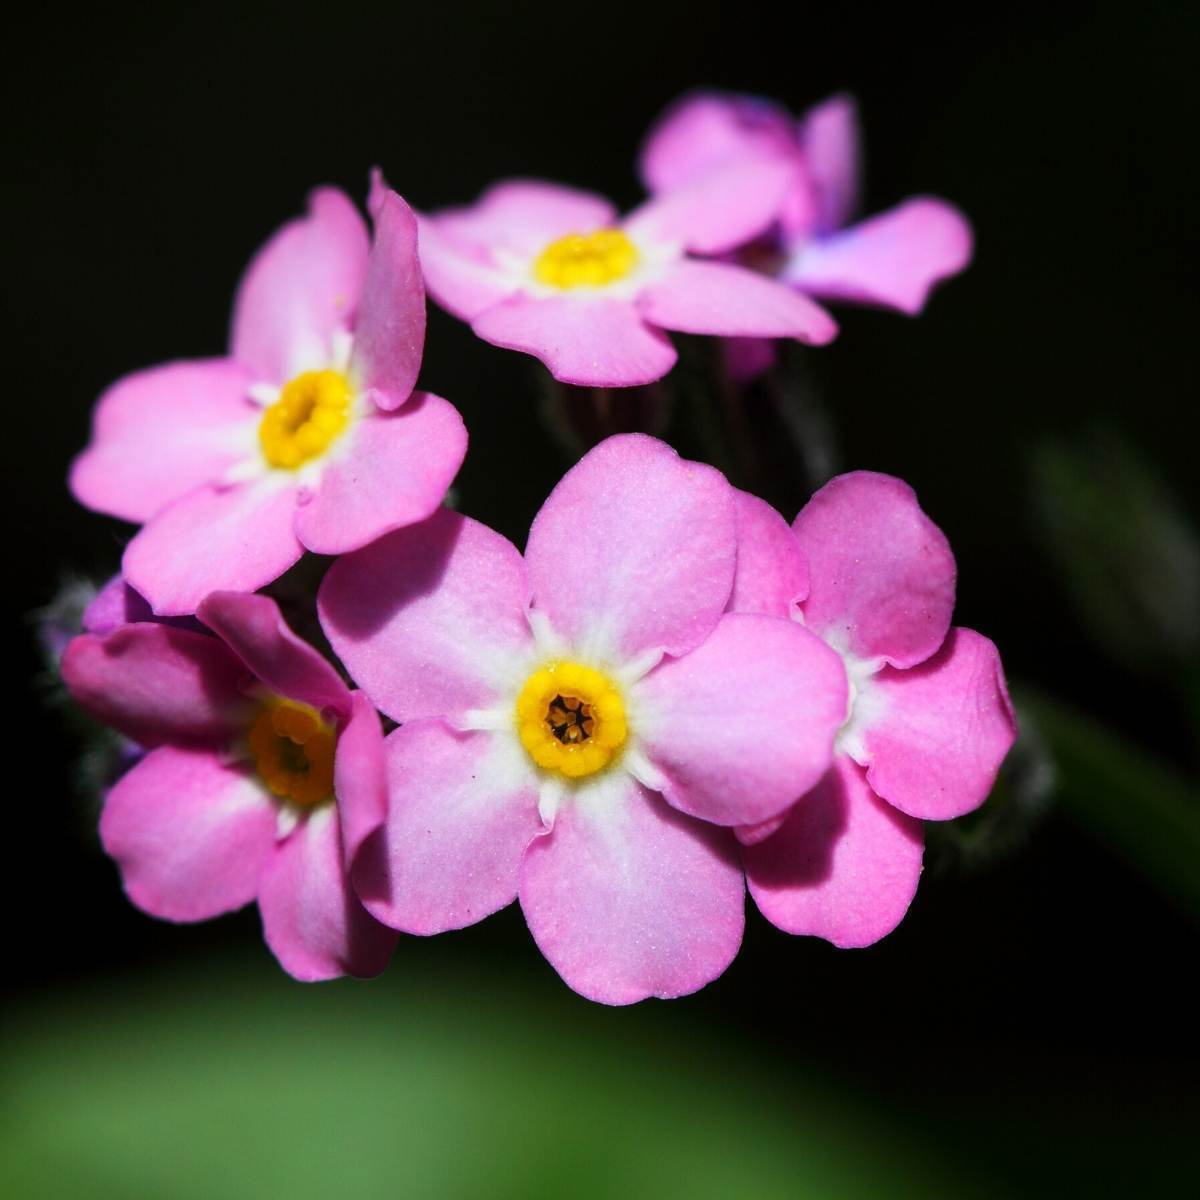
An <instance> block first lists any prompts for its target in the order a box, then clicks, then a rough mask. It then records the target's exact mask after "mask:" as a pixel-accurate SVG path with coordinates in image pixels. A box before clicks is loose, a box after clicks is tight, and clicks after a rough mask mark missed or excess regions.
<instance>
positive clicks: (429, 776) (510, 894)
mask: <svg viewBox="0 0 1200 1200" xmlns="http://www.w3.org/2000/svg"><path fill="white" fill-rule="evenodd" d="M387 767H388V791H389V797H390V801H389V807H388V816H387V823H386V826H385V828H384V830H383V831H382V833H381V834H379V835H377V836H376V837H375V838H374V839H372V841H371V842H369V843H368V844H367V846H366V847H365V849H364V851H363V853H362V854H361V855H360V858H359V863H358V868H357V870H356V872H355V884H356V886H357V888H358V893H359V895H360V896H361V897H362V899H363V902H364V903H365V904H366V906H367V907H368V908H369V909H370V911H371V912H372V913H374V914H375V916H376V917H378V918H379V919H380V920H381V921H383V922H385V923H386V924H388V925H390V926H392V927H393V928H396V929H402V930H404V931H405V932H408V933H417V934H432V933H441V932H443V931H445V930H447V929H461V928H462V927H463V926H466V925H473V924H474V923H475V922H476V921H481V920H482V919H483V918H484V917H486V916H488V915H489V914H491V913H494V912H496V911H497V910H498V909H501V908H503V907H504V906H505V905H507V904H510V903H512V901H513V900H514V899H515V898H516V895H517V877H518V874H519V871H520V865H521V856H522V854H523V853H524V852H525V847H526V846H528V845H529V842H530V840H531V839H532V838H533V837H534V836H535V835H536V834H537V833H538V831H539V830H540V829H541V828H542V823H541V820H540V819H539V817H538V787H537V778H536V775H535V773H534V770H533V768H532V765H531V764H530V763H529V761H528V759H527V758H526V757H525V754H524V751H523V750H522V749H521V747H520V745H519V744H518V743H517V741H516V738H515V737H513V736H512V735H509V734H496V733H491V732H486V733H480V732H475V733H461V732H457V731H455V730H452V729H450V728H449V727H448V726H446V725H445V724H443V723H442V722H441V721H436V720H432V721H412V722H409V723H408V724H406V725H403V726H401V727H400V728H399V729H397V730H396V731H395V732H394V733H392V734H391V735H390V736H389V737H388V739H387Z"/></svg>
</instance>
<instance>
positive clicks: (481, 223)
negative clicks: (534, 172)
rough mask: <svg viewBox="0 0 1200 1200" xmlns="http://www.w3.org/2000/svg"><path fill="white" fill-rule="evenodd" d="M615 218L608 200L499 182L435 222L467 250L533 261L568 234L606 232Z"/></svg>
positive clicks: (540, 184)
mask: <svg viewBox="0 0 1200 1200" xmlns="http://www.w3.org/2000/svg"><path fill="white" fill-rule="evenodd" d="M616 219H617V212H616V209H615V208H613V206H612V205H611V204H610V203H609V202H608V201H607V200H605V199H604V197H603V196H597V195H595V194H594V193H592V192H584V191H580V190H579V189H578V188H571V187H564V186H562V185H561V184H557V183H546V182H544V181H542V180H537V179H508V180H504V181H503V182H501V183H495V184H493V185H492V186H491V187H490V188H488V190H487V191H486V192H484V193H483V195H482V196H481V197H480V198H479V199H478V200H477V201H476V202H475V203H474V204H473V205H470V206H469V207H464V208H450V209H443V210H442V211H441V212H437V213H434V214H433V216H432V218H431V220H432V221H433V222H434V223H436V225H437V228H438V230H439V232H441V233H443V234H445V236H446V237H447V238H449V239H451V240H453V241H455V242H457V243H459V244H460V245H462V246H464V247H474V248H478V249H484V250H487V251H488V252H491V251H493V250H496V249H502V250H508V251H511V252H512V253H514V254H518V255H522V256H530V257H532V256H534V255H537V254H539V253H540V252H541V251H542V250H543V249H545V247H546V246H547V245H549V244H550V243H551V242H553V241H555V240H556V239H558V238H560V237H564V236H565V235H566V234H568V233H592V232H594V231H595V230H597V229H606V228H608V227H609V226H611V225H613V224H614V223H615V221H616Z"/></svg>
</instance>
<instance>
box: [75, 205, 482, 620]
mask: <svg viewBox="0 0 1200 1200" xmlns="http://www.w3.org/2000/svg"><path fill="white" fill-rule="evenodd" d="M416 238H417V232H416V221H415V218H414V217H413V215H412V213H411V211H410V210H409V209H408V207H407V205H405V203H404V201H403V200H401V199H400V197H399V196H397V195H395V194H394V193H390V192H389V193H385V194H383V195H381V196H380V197H379V203H378V207H377V211H376V221H375V238H374V244H373V245H372V244H371V243H370V239H369V237H368V233H367V228H366V225H365V223H364V221H363V219H362V217H361V216H359V214H358V212H357V210H356V209H355V208H354V206H353V204H352V203H351V202H350V200H349V199H347V197H346V196H345V195H344V194H343V193H342V192H340V191H337V190H335V189H332V188H322V189H319V190H317V191H315V192H314V193H313V194H312V197H311V198H310V202H309V211H308V214H307V215H306V216H305V217H303V218H300V219H298V220H294V221H291V222H289V223H288V224H286V225H284V226H283V227H282V228H281V229H280V230H278V231H277V232H276V233H275V235H274V236H273V237H272V238H271V239H270V240H269V241H268V242H267V243H266V245H265V246H264V247H263V248H262V249H261V250H260V251H259V253H258V254H257V255H256V256H255V258H254V259H253V261H252V262H251V264H250V266H249V268H248V269H247V271H246V274H245V276H244V277H243V279H242V281H241V284H240V285H239V288H238V292H237V298H236V302H235V305H234V314H233V328H232V334H231V341H230V350H229V354H228V356H227V357H225V358H214V359H201V360H193V361H181V362H174V363H168V364H165V365H163V366H158V367H152V368H149V369H148V370H144V371H138V372H135V373H134V374H132V375H127V376H126V377H125V378H123V379H121V380H119V381H118V382H117V383H115V384H114V385H113V386H112V387H110V388H109V389H108V391H106V392H105V393H104V395H103V396H102V397H101V398H100V401H99V403H98V404H97V407H96V412H95V417H94V426H93V434H92V441H91V443H90V445H89V446H88V447H87V449H85V450H84V451H83V453H82V454H80V455H79V457H78V458H77V459H76V460H75V462H74V464H73V465H72V468H71V478H70V482H71V490H72V491H73V492H74V494H75V496H76V498H77V499H78V500H80V501H81V502H82V503H83V504H85V505H87V506H88V507H89V508H94V509H97V510H99V511H100V512H105V513H109V514H111V515H113V516H116V517H120V518H122V519H124V520H128V521H133V522H137V523H139V524H141V525H142V526H143V528H142V529H141V530H140V531H139V533H138V534H137V535H136V536H135V537H134V538H133V540H132V541H131V542H130V543H129V545H128V547H127V549H126V551H125V556H124V560H123V564H122V567H123V573H124V574H125V576H126V577H127V579H128V580H129V582H130V583H131V584H132V585H133V587H135V588H136V589H137V591H138V592H139V593H140V594H141V595H143V596H144V597H145V598H146V599H147V600H148V601H149V603H150V605H151V606H152V608H153V610H154V612H155V613H158V614H160V615H184V614H189V613H193V612H195V611H196V608H197V606H198V605H199V603H200V601H201V600H202V599H203V598H204V597H205V596H206V595H207V594H208V593H209V592H210V591H213V590H217V589H230V590H234V591H254V590H255V589H256V588H259V587H262V586H263V585H264V584H267V583H269V582H270V581H271V580H273V579H275V578H277V577H278V576H279V575H281V574H282V573H283V572H284V571H285V570H287V568H288V567H290V566H291V565H292V564H293V563H295V562H296V560H297V559H298V558H299V557H300V556H301V554H302V553H303V552H304V551H305V550H306V549H307V550H312V551H315V552H317V553H320V554H338V553H341V552H343V551H346V550H352V549H355V548H357V547H358V546H362V545H365V544H366V543H367V542H369V541H372V540H373V539H374V538H376V537H378V536H379V535H380V534H382V533H385V532H387V531H388V530H391V529H395V528H397V527H399V526H401V525H405V524H408V523H410V522H412V521H419V520H422V519H423V518H425V517H426V516H428V515H429V513H430V512H432V511H433V510H434V509H435V508H436V507H437V506H438V504H440V503H441V500H442V497H443V495H444V494H445V491H446V488H447V486H448V485H449V483H450V481H451V480H452V479H453V477H454V475H455V473H456V472H457V470H458V467H459V465H460V464H461V462H462V459H463V456H464V454H465V453H466V441H467V436H466V431H465V429H464V428H463V424H462V420H461V418H460V417H459V415H458V413H457V412H456V411H455V409H454V408H453V407H452V406H451V405H450V404H448V403H447V402H446V401H445V400H442V399H441V398H440V397H438V396H434V395H431V394H428V393H419V392H418V393H414V392H413V385H414V384H415V382H416V378H417V371H418V368H419V366H420V362H421V348H422V343H423V341H424V335H425V298H424V291H423V288H422V284H421V277H420V268H419V265H418V263H417V250H416ZM322 388H323V389H324V390H322Z"/></svg>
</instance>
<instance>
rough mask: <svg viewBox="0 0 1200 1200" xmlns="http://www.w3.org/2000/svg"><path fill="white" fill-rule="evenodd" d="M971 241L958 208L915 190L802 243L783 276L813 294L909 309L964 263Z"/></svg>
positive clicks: (917, 309)
mask: <svg viewBox="0 0 1200 1200" xmlns="http://www.w3.org/2000/svg"><path fill="white" fill-rule="evenodd" d="M972 247H973V238H972V234H971V226H970V223H969V222H968V221H967V219H966V217H964V216H963V214H962V213H961V212H959V211H958V209H956V208H955V207H954V206H953V205H950V204H947V203H946V202H945V201H944V200H936V199H931V198H927V197H918V198H915V199H912V200H906V201H905V202H904V203H903V204H900V205H897V207H895V208H893V209H890V210H889V211H887V212H885V213H880V215H879V216H877V217H870V218H869V219H868V220H866V221H863V222H861V223H860V224H858V225H853V226H851V227H850V228H849V229H845V230H843V231H842V232H840V233H836V234H832V235H830V236H828V237H825V238H821V239H819V240H817V241H814V242H809V243H807V244H806V245H804V246H803V247H802V248H801V249H800V250H799V251H798V252H797V253H796V254H795V255H794V256H793V258H792V260H791V262H790V263H789V264H788V266H787V267H786V268H785V269H784V272H783V278H785V279H787V280H788V281H789V282H790V283H792V284H794V285H795V286H796V287H798V288H801V289H803V290H804V291H806V292H810V293H812V294H813V295H814V296H821V297H823V298H825V299H828V300H846V301H850V302H852V303H855V304H873V305H879V306H881V307H883V308H894V309H898V310H899V311H900V312H903V313H908V314H909V315H910V316H915V315H916V314H917V313H919V312H920V311H921V309H922V308H924V307H925V302H926V300H927V299H928V298H929V293H930V292H931V291H932V290H933V287H934V285H935V284H937V283H939V282H940V281H941V280H943V279H947V278H949V277H950V276H951V275H957V274H958V272H959V271H961V270H962V269H963V268H964V267H966V266H967V264H968V263H969V262H970V261H971V253H972Z"/></svg>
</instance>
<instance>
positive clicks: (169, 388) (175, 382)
mask: <svg viewBox="0 0 1200 1200" xmlns="http://www.w3.org/2000/svg"><path fill="white" fill-rule="evenodd" d="M249 382H250V380H249V378H248V376H247V374H246V372H245V370H244V369H243V368H242V367H240V366H238V364H237V363H235V362H233V360H232V359H228V358H213V359H206V360H201V361H197V362H175V363H167V364H166V365H165V366H161V367H150V368H149V369H147V370H145V371H135V372H134V373H133V374H132V375H126V376H125V377H124V378H123V379H119V380H118V381H117V382H116V383H114V384H113V385H112V387H110V388H109V389H108V390H107V391H106V392H105V393H104V395H102V396H101V397H100V399H99V401H98V402H97V404H96V411H95V414H94V416H93V418H92V441H91V443H90V445H89V446H88V447H87V449H86V450H84V451H83V452H82V453H81V454H80V455H79V456H78V457H77V458H76V459H75V461H74V462H73V463H72V464H71V476H70V486H71V493H72V495H74V497H75V499H76V500H78V501H79V503H80V504H84V505H86V506H87V507H88V508H93V509H96V510H97V511H99V512H104V513H109V514H111V515H112V516H114V517H121V518H122V519H123V520H126V521H135V522H138V523H139V524H140V523H141V522H143V521H148V520H149V519H150V518H151V517H152V516H154V514H155V513H156V512H158V511H159V510H160V509H161V508H162V507H163V506H164V505H166V504H169V503H170V502H171V501H172V500H175V499H178V498H179V497H180V496H182V495H184V494H185V493H187V492H190V491H191V490H192V489H193V488H195V487H199V486H200V485H201V484H204V483H209V482H211V481H212V480H214V479H219V478H220V477H221V475H222V473H223V472H224V471H225V470H226V469H227V468H228V467H230V466H231V465H232V464H233V463H235V462H237V461H238V459H240V458H243V457H245V454H246V448H247V446H251V447H252V446H253V445H254V441H253V431H252V429H251V426H252V424H253V422H254V409H253V408H252V407H251V405H250V404H249V402H248V401H247V399H246V387H247V385H248V383H249Z"/></svg>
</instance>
